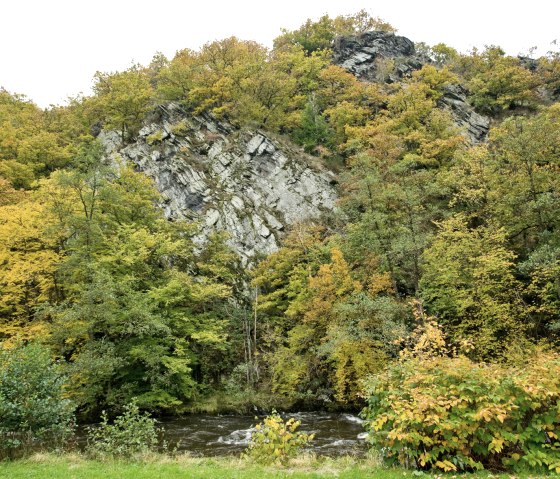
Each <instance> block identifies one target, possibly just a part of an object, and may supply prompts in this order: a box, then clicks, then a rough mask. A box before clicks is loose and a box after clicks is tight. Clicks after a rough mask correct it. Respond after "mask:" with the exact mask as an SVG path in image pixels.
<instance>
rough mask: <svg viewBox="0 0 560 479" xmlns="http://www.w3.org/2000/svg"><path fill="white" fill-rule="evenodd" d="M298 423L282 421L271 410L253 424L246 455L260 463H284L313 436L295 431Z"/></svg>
mask: <svg viewBox="0 0 560 479" xmlns="http://www.w3.org/2000/svg"><path fill="white" fill-rule="evenodd" d="M299 425H300V421H296V420H295V419H293V418H290V419H288V420H287V421H284V420H283V419H282V418H281V417H280V415H279V414H277V413H276V412H275V411H273V413H272V414H271V415H270V416H267V417H265V418H264V420H263V422H262V423H259V424H257V425H256V426H255V432H254V433H253V435H252V436H251V442H250V443H249V447H248V448H247V450H246V451H245V454H246V456H247V457H249V458H251V459H253V460H255V461H256V462H259V463H262V464H274V463H276V464H285V463H286V462H287V461H288V460H289V459H290V458H292V457H294V456H295V455H297V454H298V453H299V452H300V451H301V449H302V448H303V447H304V446H305V445H306V444H307V443H309V442H310V441H312V440H313V438H314V435H313V434H306V433H304V432H301V431H296V429H297V428H298V427H299Z"/></svg>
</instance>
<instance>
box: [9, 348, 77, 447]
mask: <svg viewBox="0 0 560 479" xmlns="http://www.w3.org/2000/svg"><path fill="white" fill-rule="evenodd" d="M64 381H65V377H64V375H63V374H62V372H61V369H60V366H59V365H58V364H57V363H55V362H53V360H52V359H51V357H50V354H49V351H48V349H46V348H45V347H43V346H41V345H39V344H28V345H19V346H17V347H16V348H14V349H1V348H0V456H9V457H13V456H14V455H21V454H24V453H26V452H28V451H29V450H30V449H32V448H37V447H44V446H45V445H47V444H48V445H49V446H60V445H62V444H63V443H64V441H65V440H66V439H67V438H68V437H69V436H70V435H71V434H72V431H73V425H74V405H73V404H72V402H71V401H69V400H68V399H65V398H64V391H63V387H64Z"/></svg>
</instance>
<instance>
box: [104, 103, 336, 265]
mask: <svg viewBox="0 0 560 479" xmlns="http://www.w3.org/2000/svg"><path fill="white" fill-rule="evenodd" d="M101 140H102V141H103V142H104V144H105V146H106V148H107V150H108V152H109V153H110V154H112V155H115V154H118V155H120V156H122V157H123V158H125V159H127V160H129V161H131V162H132V163H133V164H134V165H136V167H137V168H138V169H139V170H140V171H142V172H143V173H145V174H146V175H148V176H149V177H150V178H152V179H153V180H154V183H155V185H156V187H157V189H158V190H159V192H160V193H161V195H162V197H163V199H164V203H163V205H162V207H163V210H164V212H165V215H166V217H167V218H169V219H177V218H188V219H191V220H197V221H198V222H199V223H200V224H201V226H202V231H201V235H200V238H201V239H202V238H204V237H205V236H207V235H208V234H209V233H210V232H211V231H215V230H218V231H226V232H227V233H229V236H230V239H229V244H230V245H231V246H232V248H233V249H234V250H235V251H236V252H237V253H239V255H240V257H241V259H242V262H243V263H244V264H247V263H251V262H252V260H253V259H254V258H255V257H256V256H257V255H259V254H267V253H270V252H272V251H275V250H276V249H277V248H278V244H279V239H280V237H281V236H282V235H283V232H284V230H285V229H286V227H287V226H289V225H291V224H294V223H296V222H299V221H303V220H306V219H310V218H316V217H318V216H320V215H321V213H322V212H324V211H328V210H331V209H332V208H334V205H335V201H336V193H335V187H334V184H335V178H334V175H333V174H332V173H330V172H327V171H324V170H321V169H320V168H319V167H312V166H310V165H311V163H312V159H311V158H310V157H308V156H307V155H306V154H305V153H303V152H302V151H301V150H300V149H299V148H296V147H294V146H291V145H289V144H282V143H281V141H279V140H274V139H272V138H271V137H270V136H269V135H267V134H265V133H263V132H260V131H250V130H240V129H237V128H234V127H233V126H231V125H229V124H227V123H224V122H220V121H217V120H216V119H214V118H212V117H210V116H207V115H203V116H198V117H193V116H190V115H187V114H186V113H185V112H184V111H183V110H182V109H181V108H180V107H179V106H178V105H176V104H170V105H167V106H165V107H159V108H158V109H157V111H155V112H154V113H153V114H152V115H151V116H150V117H149V118H148V119H147V121H146V123H145V125H144V127H143V128H142V129H141V130H140V132H139V134H138V138H137V140H136V141H135V142H134V143H132V144H129V145H127V146H125V147H124V148H121V147H120V146H119V145H120V140H119V138H118V136H117V135H116V134H115V133H112V132H103V133H102V134H101Z"/></svg>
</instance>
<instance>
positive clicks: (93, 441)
mask: <svg viewBox="0 0 560 479" xmlns="http://www.w3.org/2000/svg"><path fill="white" fill-rule="evenodd" d="M157 444H158V428H157V427H156V420H155V419H152V418H151V417H150V415H149V414H148V413H141V412H140V410H139V408H138V405H137V404H136V402H135V401H133V402H132V403H130V404H128V405H127V406H125V408H124V412H123V414H122V415H120V416H117V417H116V418H115V419H114V421H113V423H112V424H110V423H109V419H108V417H107V413H106V412H105V411H103V412H102V414H101V424H99V425H97V426H93V427H90V428H88V446H87V450H88V452H89V453H90V454H92V455H93V456H113V457H131V456H134V455H138V454H144V453H147V452H150V451H153V450H155V449H156V447H157Z"/></svg>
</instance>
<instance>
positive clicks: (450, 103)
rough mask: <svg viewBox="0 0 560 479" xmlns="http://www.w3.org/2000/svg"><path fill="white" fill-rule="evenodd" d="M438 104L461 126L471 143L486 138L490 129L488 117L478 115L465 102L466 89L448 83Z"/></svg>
mask: <svg viewBox="0 0 560 479" xmlns="http://www.w3.org/2000/svg"><path fill="white" fill-rule="evenodd" d="M438 104H439V106H441V107H443V108H445V109H447V110H448V111H449V112H450V113H451V115H452V116H453V119H454V120H455V122H456V123H457V124H458V125H459V126H460V127H462V128H463V131H464V132H465V133H466V136H467V138H468V139H469V140H470V142H471V143H479V142H481V141H484V140H486V138H487V137H488V131H489V129H490V119H489V118H488V117H487V116H483V115H479V114H478V113H477V112H476V111H474V109H473V108H472V107H471V106H470V105H469V104H468V103H467V90H466V89H465V88H463V87H462V86H461V85H449V86H447V87H446V88H445V91H444V94H443V96H442V97H441V98H440V100H439V102H438Z"/></svg>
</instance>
